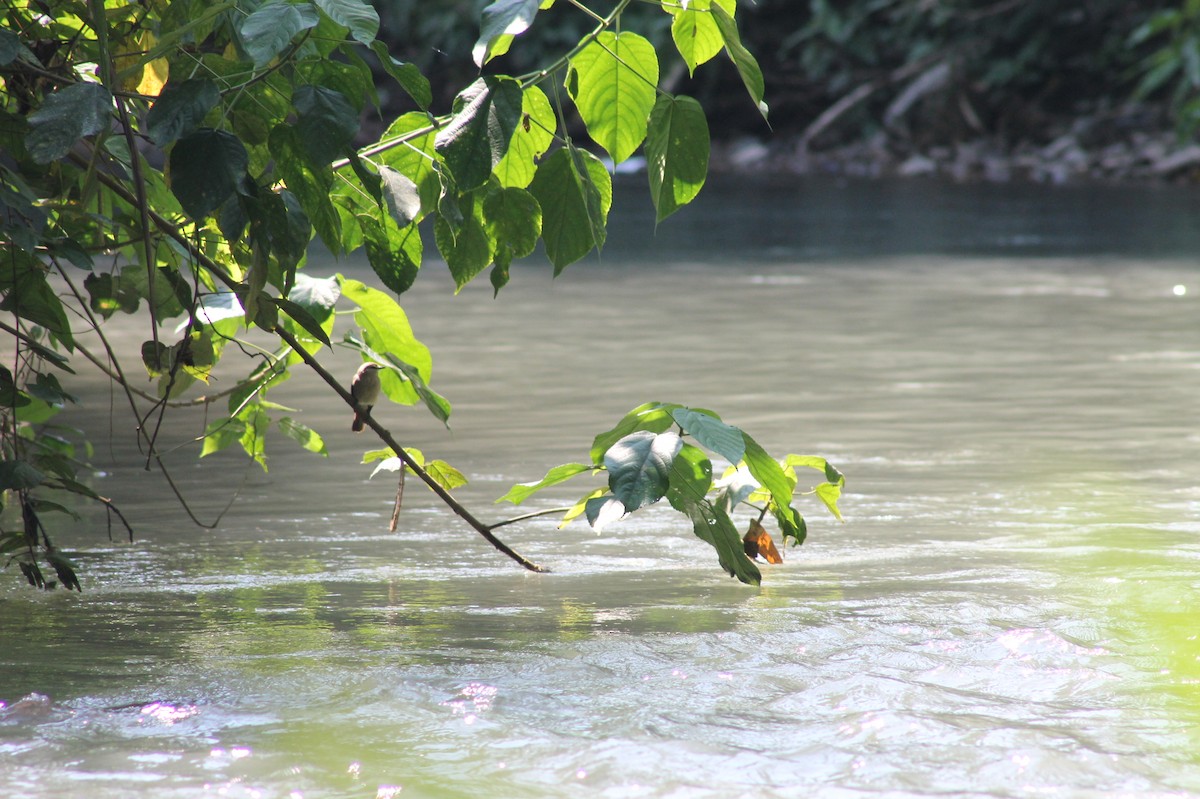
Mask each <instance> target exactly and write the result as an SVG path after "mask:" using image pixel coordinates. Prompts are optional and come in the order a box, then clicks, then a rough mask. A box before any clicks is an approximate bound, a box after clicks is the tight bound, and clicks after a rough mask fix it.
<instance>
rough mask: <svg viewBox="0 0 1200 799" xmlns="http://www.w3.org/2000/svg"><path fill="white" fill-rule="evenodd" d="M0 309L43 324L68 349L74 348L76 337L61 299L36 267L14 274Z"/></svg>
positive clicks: (28, 320)
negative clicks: (12, 282) (12, 281)
mask: <svg viewBox="0 0 1200 799" xmlns="http://www.w3.org/2000/svg"><path fill="white" fill-rule="evenodd" d="M0 311H8V312H9V313H12V314H15V315H17V316H20V317H21V318H22V319H24V320H25V321H26V322H33V323H34V324H37V325H41V326H42V327H44V328H46V330H47V331H49V332H50V334H51V335H53V336H54V337H55V338H56V339H57V340H58V341H61V342H62V343H63V345H64V346H66V347H67V349H70V350H73V349H74V347H75V339H74V337H73V336H72V334H71V324H70V322H68V321H67V312H66V309H64V308H63V304H62V300H60V299H59V298H58V294H56V293H55V291H54V289H53V288H51V287H50V284H49V283H47V282H46V275H45V273H44V272H42V271H41V270H39V269H27V270H23V271H21V272H19V273H18V274H17V275H16V281H15V283H14V285H13V286H12V287H11V288H10V289H9V290H8V293H7V294H6V295H5V296H4V299H3V300H2V301H0Z"/></svg>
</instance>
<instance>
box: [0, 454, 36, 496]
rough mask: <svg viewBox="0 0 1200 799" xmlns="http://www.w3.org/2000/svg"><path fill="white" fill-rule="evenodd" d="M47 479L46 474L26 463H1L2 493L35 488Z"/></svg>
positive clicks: (0, 486)
mask: <svg viewBox="0 0 1200 799" xmlns="http://www.w3.org/2000/svg"><path fill="white" fill-rule="evenodd" d="M45 479H46V476H45V475H44V474H42V473H41V472H39V471H38V470H37V469H35V468H34V467H33V466H32V465H30V464H29V463H26V462H25V461H16V460H4V461H0V491H8V490H10V489H17V490H25V489H29V488H35V487H37V486H39V485H41V484H42V483H43V482H44V481H45Z"/></svg>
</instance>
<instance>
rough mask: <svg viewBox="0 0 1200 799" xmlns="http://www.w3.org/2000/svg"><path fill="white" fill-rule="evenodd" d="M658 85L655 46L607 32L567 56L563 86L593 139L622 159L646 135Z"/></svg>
mask: <svg viewBox="0 0 1200 799" xmlns="http://www.w3.org/2000/svg"><path fill="white" fill-rule="evenodd" d="M657 86H658V56H657V55H655V53H654V45H652V44H650V42H648V41H647V40H646V39H645V38H644V37H642V36H639V35H638V34H636V33H633V32H631V31H623V32H622V33H620V34H616V33H613V32H612V31H605V32H603V33H601V34H600V35H599V36H598V37H596V39H595V41H593V42H592V43H591V44H589V45H588V46H587V47H585V48H583V50H581V51H580V52H579V53H578V54H576V56H575V57H574V58H572V59H571V65H570V73H569V76H568V78H567V87H568V90H569V91H570V93H571V98H572V99H573V100H574V101H575V106H576V107H577V108H578V109H579V115H580V116H582V117H583V121H584V124H586V125H587V129H588V134H589V135H590V136H591V137H592V140H593V141H595V142H596V143H597V144H599V145H600V146H601V147H603V148H604V149H605V150H607V151H608V154H609V156H611V157H612V159H613V161H614V162H615V163H618V164H619V163H621V162H622V161H624V160H625V159H626V158H628V157H629V156H631V155H633V152H634V150H636V149H637V148H638V145H640V144H641V143H642V140H643V139H645V138H646V121H647V119H649V117H650V111H651V109H652V108H653V107H654V95H655V90H656V88H657Z"/></svg>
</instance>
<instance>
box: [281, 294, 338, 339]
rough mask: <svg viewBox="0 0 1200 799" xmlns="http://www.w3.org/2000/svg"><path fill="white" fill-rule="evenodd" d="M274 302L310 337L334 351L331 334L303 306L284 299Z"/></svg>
mask: <svg viewBox="0 0 1200 799" xmlns="http://www.w3.org/2000/svg"><path fill="white" fill-rule="evenodd" d="M272 302H274V303H275V304H276V305H278V306H279V310H281V311H283V312H284V313H285V314H287V315H288V316H290V317H291V318H292V321H294V322H295V323H296V324H298V325H300V327H302V328H304V329H305V331H307V333H308V334H309V335H310V336H312V337H313V338H315V339H316V340H317V341H319V342H321V343H322V344H324V345H325V346H326V347H329V348H330V349H333V342H331V341H330V340H329V334H328V333H326V332H325V330H324V328H322V327H321V323H320V322H318V321H317V320H316V319H314V318H313V316H312V314H310V313H309V312H308V310H307V309H306V308H305V307H304V306H303V305H300V304H299V303H296V302H292V301H291V300H287V299H284V298H282V297H275V298H274V299H273V300H272Z"/></svg>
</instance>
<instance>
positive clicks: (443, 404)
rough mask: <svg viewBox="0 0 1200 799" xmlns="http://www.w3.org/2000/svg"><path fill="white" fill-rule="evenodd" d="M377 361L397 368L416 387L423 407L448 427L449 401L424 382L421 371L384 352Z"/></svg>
mask: <svg viewBox="0 0 1200 799" xmlns="http://www.w3.org/2000/svg"><path fill="white" fill-rule="evenodd" d="M379 362H380V363H390V364H391V365H393V366H395V367H396V368H397V369H399V370H400V373H401V374H402V375H404V377H405V379H407V380H408V382H409V383H411V384H412V386H413V388H415V389H416V391H417V396H418V397H420V399H421V401H422V402H423V403H425V408H426V409H427V410H428V411H429V412H430V413H431V414H433V417H434V418H435V419H437V420H438V421H439V422H441V423H442V424H444V425H446V427H447V428H449V427H450V402H449V401H448V400H447V399H446V398H445V397H443V396H442V395H441V394H439V393H437V392H436V391H434V390H433V389H431V388H430V387H429V386H428V384H426V382H425V379H424V378H423V377H421V373H420V372H418V371H417V369H416V367H414V366H413V365H412V364H408V363H405V362H404V361H402V360H400V359H399V358H397V357H395V356H393V355H390V354H386V353H385V354H384V356H383V358H382V359H380V361H379Z"/></svg>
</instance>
